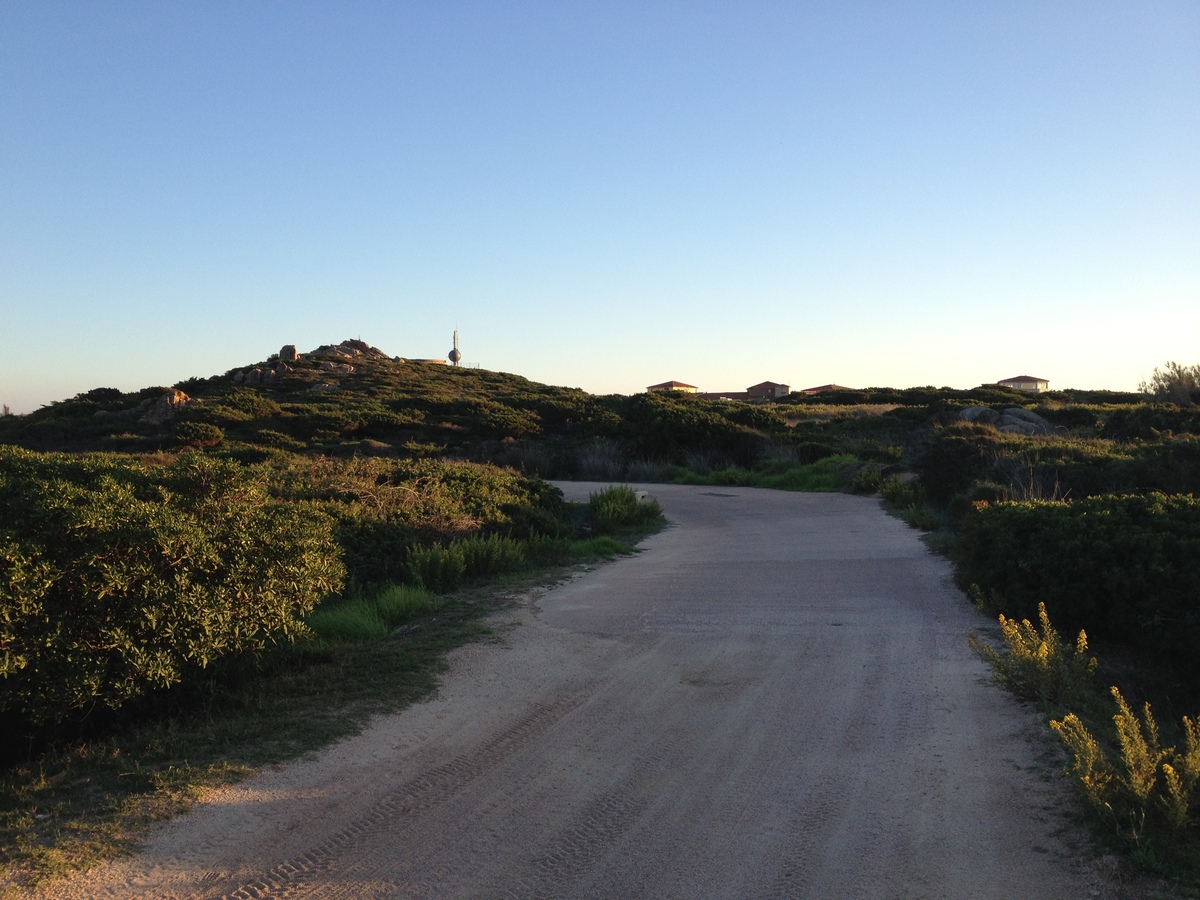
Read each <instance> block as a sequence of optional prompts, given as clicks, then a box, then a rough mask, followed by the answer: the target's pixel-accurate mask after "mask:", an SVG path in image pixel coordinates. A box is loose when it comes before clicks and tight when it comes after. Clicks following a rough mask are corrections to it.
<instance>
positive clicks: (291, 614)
mask: <svg viewBox="0 0 1200 900" xmlns="http://www.w3.org/2000/svg"><path fill="white" fill-rule="evenodd" d="M342 575H343V569H342V564H341V562H340V560H339V559H338V553H337V550H336V548H335V545H334V543H333V541H332V535H331V529H330V520H329V518H328V517H327V516H326V515H324V514H323V513H321V512H320V511H318V510H316V509H314V508H313V507H311V506H310V505H306V504H284V503H278V502H274V501H272V500H271V499H270V498H269V496H268V495H267V493H266V491H265V488H264V484H263V483H262V481H261V479H259V478H257V477H255V476H254V475H252V474H250V473H247V472H246V471H245V470H243V469H241V468H240V467H238V466H236V465H234V464H233V463H228V462H221V461H218V460H214V459H212V458H209V457H204V456H201V455H199V454H189V455H184V456H182V457H181V458H180V459H179V460H178V462H176V463H175V464H174V465H172V466H170V467H166V468H157V469H155V468H151V467H147V466H142V465H138V464H136V463H134V462H132V461H129V460H123V459H120V458H117V457H109V456H88V457H79V456H65V455H50V456H39V455H36V454H33V453H29V452H25V451H21V450H17V449H15V448H11V447H0V683H2V684H3V694H2V695H0V712H6V713H10V714H16V715H18V716H20V717H21V718H23V719H25V720H27V721H31V722H35V723H37V722H55V721H60V720H63V719H65V718H67V717H71V716H76V715H78V714H80V713H82V712H84V711H86V710H87V709H88V708H90V707H91V706H93V705H97V704H98V705H101V706H107V707H111V708H117V707H120V706H121V705H123V704H124V703H126V702H127V701H129V700H131V699H133V698H136V697H138V696H140V695H142V694H145V693H147V692H149V691H151V690H152V689H154V688H160V687H166V686H169V685H172V684H175V683H178V682H180V681H181V680H184V679H185V678H187V677H188V675H189V674H190V673H192V672H195V671H196V670H198V669H201V668H203V667H205V666H207V665H209V664H210V663H213V662H214V661H216V660H217V659H220V658H222V657H226V656H229V655H231V654H238V653H243V652H246V651H255V650H260V649H263V648H265V647H267V646H269V645H271V644H274V643H278V642H286V641H290V640H293V639H294V638H296V637H297V636H298V635H300V634H301V633H303V624H302V621H301V617H302V616H303V615H305V614H306V613H307V612H308V611H309V610H310V609H311V608H312V607H313V605H314V604H315V603H316V602H317V601H318V600H320V599H321V598H322V597H323V596H324V595H325V594H327V593H329V592H331V591H336V590H338V589H339V588H340V587H341V583H342Z"/></svg>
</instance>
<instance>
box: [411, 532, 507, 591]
mask: <svg viewBox="0 0 1200 900" xmlns="http://www.w3.org/2000/svg"><path fill="white" fill-rule="evenodd" d="M524 566H525V549H524V547H523V545H522V544H521V543H520V542H518V541H514V540H512V539H511V538H506V537H501V536H500V535H492V536H491V537H487V538H479V537H476V538H467V539H466V540H457V541H451V542H450V543H449V544H448V545H446V546H441V545H438V544H435V545H434V546H432V547H413V548H412V549H411V550H410V551H409V553H408V574H409V578H410V579H411V580H412V581H414V582H416V583H417V584H418V585H421V586H423V587H426V588H428V589H429V590H432V591H438V592H439V593H445V592H447V591H452V590H454V589H456V588H458V587H460V586H461V585H462V584H463V583H464V582H466V581H468V580H477V579H481V578H491V577H494V576H496V575H505V574H508V573H510V572H518V571H520V570H521V569H522V568H524Z"/></svg>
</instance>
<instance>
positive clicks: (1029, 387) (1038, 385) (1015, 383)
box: [996, 375, 1050, 394]
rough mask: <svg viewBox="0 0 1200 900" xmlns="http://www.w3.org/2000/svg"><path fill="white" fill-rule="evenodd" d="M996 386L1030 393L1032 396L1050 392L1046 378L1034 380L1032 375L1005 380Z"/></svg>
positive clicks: (998, 382)
mask: <svg viewBox="0 0 1200 900" xmlns="http://www.w3.org/2000/svg"><path fill="white" fill-rule="evenodd" d="M996 384H998V385H1000V387H1006V388H1012V389H1013V390H1014V391H1029V392H1030V393H1032V394H1040V393H1041V392H1042V391H1048V390H1050V382H1049V381H1047V380H1046V379H1045V378H1034V377H1033V376H1032V375H1018V376H1017V377H1016V378H1005V379H1004V380H1003V381H997V382H996Z"/></svg>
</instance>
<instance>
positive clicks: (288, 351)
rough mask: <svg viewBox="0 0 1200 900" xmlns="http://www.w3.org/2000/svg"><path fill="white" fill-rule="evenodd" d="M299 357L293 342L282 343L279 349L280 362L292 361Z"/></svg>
mask: <svg viewBox="0 0 1200 900" xmlns="http://www.w3.org/2000/svg"><path fill="white" fill-rule="evenodd" d="M299 358H300V354H299V353H297V352H296V345H295V344H284V345H283V348H282V349H281V350H280V351H279V361H280V362H281V363H294V362H295V361H296V360H298V359H299Z"/></svg>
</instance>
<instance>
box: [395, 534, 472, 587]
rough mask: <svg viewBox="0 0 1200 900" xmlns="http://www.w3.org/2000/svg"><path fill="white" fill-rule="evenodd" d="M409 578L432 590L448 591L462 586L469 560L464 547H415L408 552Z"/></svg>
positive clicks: (437, 545)
mask: <svg viewBox="0 0 1200 900" xmlns="http://www.w3.org/2000/svg"><path fill="white" fill-rule="evenodd" d="M408 576H409V578H410V579H411V580H412V581H413V582H415V583H416V584H418V585H420V586H421V587H424V588H427V589H429V590H431V591H437V592H438V593H442V594H444V593H447V592H449V591H453V590H455V589H456V588H458V587H460V586H461V585H462V583H463V581H464V579H465V578H466V576H467V561H466V559H465V558H464V556H463V552H462V547H461V546H457V545H455V544H450V545H449V546H446V547H443V546H442V545H440V544H434V545H433V546H432V547H413V548H412V549H411V550H409V553H408Z"/></svg>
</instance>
